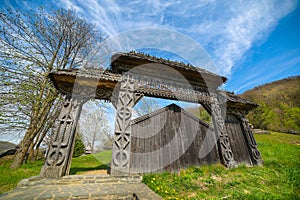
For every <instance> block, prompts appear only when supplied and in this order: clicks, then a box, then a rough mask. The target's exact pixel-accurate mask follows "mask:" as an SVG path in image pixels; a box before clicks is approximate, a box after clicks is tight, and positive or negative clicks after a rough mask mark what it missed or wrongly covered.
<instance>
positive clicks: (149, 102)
mask: <svg viewBox="0 0 300 200" xmlns="http://www.w3.org/2000/svg"><path fill="white" fill-rule="evenodd" d="M159 107H160V106H159V103H158V101H157V100H156V99H154V98H150V97H143V98H142V99H141V101H140V102H139V103H138V104H137V105H136V107H135V108H134V113H135V114H136V115H137V116H138V117H140V116H143V115H145V114H148V113H151V112H153V111H155V110H157V109H159Z"/></svg>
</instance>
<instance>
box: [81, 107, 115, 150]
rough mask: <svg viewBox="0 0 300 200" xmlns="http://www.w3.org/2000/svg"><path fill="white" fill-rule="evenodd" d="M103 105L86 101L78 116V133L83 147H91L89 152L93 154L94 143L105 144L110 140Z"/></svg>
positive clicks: (109, 131)
mask: <svg viewBox="0 0 300 200" xmlns="http://www.w3.org/2000/svg"><path fill="white" fill-rule="evenodd" d="M105 108H106V106H105V105H104V103H100V105H99V104H97V102H96V101H88V102H87V103H86V104H85V105H84V106H83V109H82V114H81V116H80V120H79V124H80V126H79V127H80V133H81V134H82V136H81V138H82V139H83V141H84V143H85V146H89V145H90V146H91V152H92V153H95V146H96V143H97V142H98V144H100V143H101V145H102V146H103V144H104V143H105V145H107V142H109V141H111V140H112V136H111V130H110V126H109V122H108V120H107V115H108V113H107V112H106V111H105Z"/></svg>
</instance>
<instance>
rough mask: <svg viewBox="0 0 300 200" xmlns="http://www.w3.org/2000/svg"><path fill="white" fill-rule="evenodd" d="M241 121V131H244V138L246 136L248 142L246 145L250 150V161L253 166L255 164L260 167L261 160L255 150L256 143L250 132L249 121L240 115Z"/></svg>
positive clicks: (256, 149) (257, 151)
mask: <svg viewBox="0 0 300 200" xmlns="http://www.w3.org/2000/svg"><path fill="white" fill-rule="evenodd" d="M239 117H240V119H241V121H242V126H243V129H244V131H245V136H246V139H247V141H248V144H249V147H250V150H251V154H252V155H251V157H252V161H253V162H254V164H257V165H262V162H263V161H262V159H261V155H260V152H259V150H258V148H257V143H256V141H255V139H254V137H253V132H252V129H251V127H250V125H249V121H248V119H247V118H245V116H244V115H240V116H239Z"/></svg>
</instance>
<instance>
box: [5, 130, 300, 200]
mask: <svg viewBox="0 0 300 200" xmlns="http://www.w3.org/2000/svg"><path fill="white" fill-rule="evenodd" d="M255 138H256V140H257V142H258V148H259V150H260V151H261V153H262V157H263V160H264V166H263V167H257V166H256V167H246V166H240V167H238V168H235V169H226V168H224V167H223V166H222V165H211V166H202V167H190V168H189V169H186V170H182V171H181V172H180V173H178V174H170V173H163V174H150V175H146V176H144V178H143V182H144V183H146V184H147V185H148V186H149V187H150V188H151V189H152V190H154V191H155V192H157V193H158V194H159V195H161V196H162V197H164V198H165V199H221V198H223V199H299V197H300V192H299V191H300V183H299V180H300V136H297V135H290V134H283V133H276V132H271V134H270V135H255ZM110 158H111V152H109V151H106V152H102V153H100V154H96V155H88V156H81V157H78V158H73V160H72V165H71V171H70V173H71V174H81V173H84V172H85V171H89V170H100V169H107V168H108V165H106V164H105V163H108V162H109V161H110ZM10 163H11V159H1V160H0V170H1V176H0V193H3V192H6V191H8V190H11V189H13V188H14V187H16V185H17V183H18V182H19V181H20V180H22V179H24V178H28V177H30V176H34V175H38V174H39V172H40V168H41V167H42V164H43V163H42V161H37V162H35V163H34V164H25V165H23V166H22V167H21V168H19V169H17V170H11V169H10V168H9V165H10Z"/></svg>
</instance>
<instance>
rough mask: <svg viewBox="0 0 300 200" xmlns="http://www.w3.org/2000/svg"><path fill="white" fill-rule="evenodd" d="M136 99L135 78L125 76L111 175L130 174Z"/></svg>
mask: <svg viewBox="0 0 300 200" xmlns="http://www.w3.org/2000/svg"><path fill="white" fill-rule="evenodd" d="M134 104H135V101H134V80H133V79H132V78H130V77H129V75H126V76H123V78H122V81H121V86H120V91H119V94H118V101H117V112H116V122H115V123H116V125H115V136H114V142H113V150H112V162H111V175H113V176H126V175H129V161H130V146H131V116H132V109H133V106H134Z"/></svg>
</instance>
